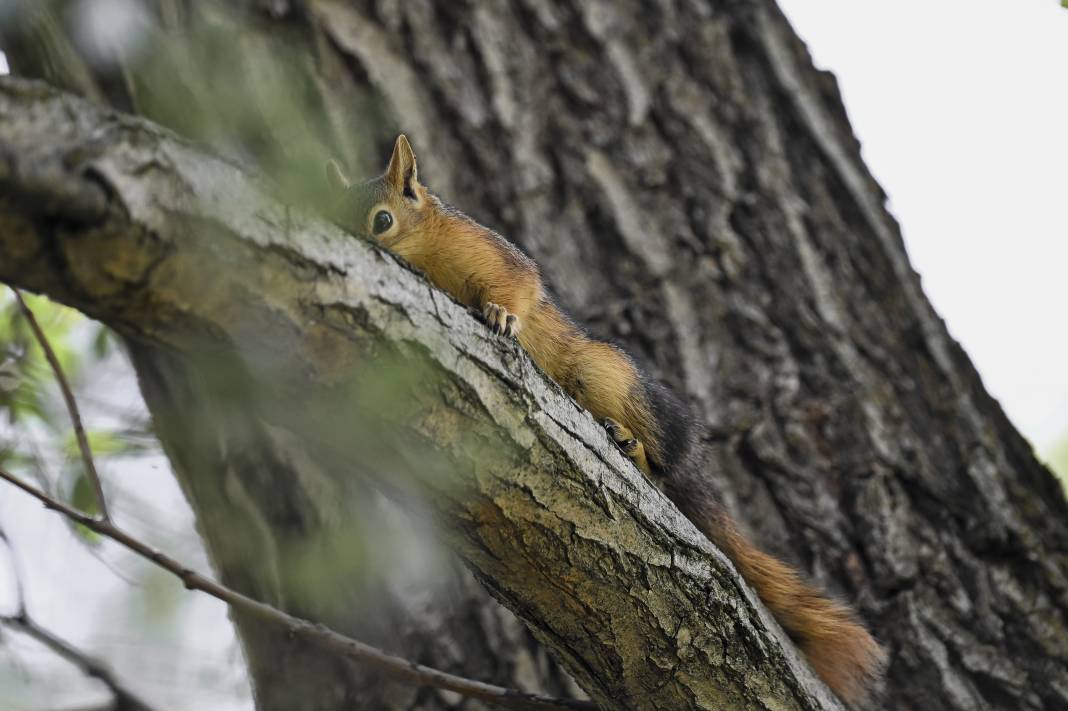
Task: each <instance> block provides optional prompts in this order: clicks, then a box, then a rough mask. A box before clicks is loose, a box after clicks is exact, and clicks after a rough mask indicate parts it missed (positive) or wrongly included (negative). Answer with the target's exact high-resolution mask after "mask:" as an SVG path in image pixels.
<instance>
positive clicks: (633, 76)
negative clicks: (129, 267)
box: [13, 0, 1068, 710]
mask: <svg viewBox="0 0 1068 711" xmlns="http://www.w3.org/2000/svg"><path fill="white" fill-rule="evenodd" d="M158 6H159V8H160V12H159V15H158V17H159V19H158V27H159V28H160V29H159V30H158V31H159V37H158V43H157V45H156V47H157V49H158V51H159V54H160V55H162V56H167V57H171V58H172V59H173V61H172V62H171V63H170V64H169V65H168V67H170V69H168V67H163V68H162V69H160V68H158V67H157V70H156V71H155V72H154V73H152V74H146V75H145V76H143V77H141V78H139V75H138V73H137V72H136V71H133V69H136V67H134V66H127V67H125V68H124V69H125V71H105V70H101V69H93V70H86V69H85V68H84V66H83V65H80V64H78V62H76V61H73V60H72V61H67V62H58V61H53V62H51V63H44V62H38V61H36V60H35V59H34V57H33V53H32V52H28V51H27V52H15V53H14V54H13V66H14V67H15V69H16V71H18V72H23V73H26V74H31V75H43V76H45V77H46V78H48V79H49V80H51V81H53V82H54V83H57V84H60V85H63V86H66V87H69V88H72V89H74V90H76V91H81V92H82V93H86V94H88V95H96V96H100V97H106V98H107V99H108V100H109V101H111V102H113V103H115V104H116V105H118V106H121V107H125V108H131V109H136V110H138V111H141V112H143V113H145V114H146V115H149V116H152V117H154V118H157V119H159V120H162V121H163V122H165V123H169V124H170V125H173V126H175V127H176V128H179V129H181V130H183V131H186V132H189V133H191V135H195V136H197V137H198V138H201V139H203V140H208V141H211V142H213V143H214V144H215V145H216V146H219V147H220V148H222V149H224V150H228V151H232V152H235V153H237V154H240V155H252V154H254V153H255V152H256V151H257V150H258V149H260V148H262V147H263V146H264V145H276V144H277V145H281V146H283V148H285V149H286V150H290V152H299V151H297V150H296V149H295V148H294V144H295V143H297V142H298V139H299V140H305V139H307V137H308V136H311V137H312V138H313V141H312V143H313V145H312V147H311V148H308V149H307V151H306V152H305V153H303V154H302V156H301V157H306V156H307V155H308V154H316V152H317V151H319V152H321V153H328V152H335V153H337V154H339V155H340V156H341V157H342V158H344V159H345V160H346V161H347V162H348V164H349V166H350V169H351V171H352V172H353V173H357V174H361V173H362V174H371V173H372V172H374V171H377V170H380V168H381V161H382V160H383V158H384V157H385V155H386V154H387V147H388V142H389V141H390V140H391V139H392V137H393V135H394V134H395V133H396V131H397V130H398V129H403V130H405V131H406V132H407V133H408V134H409V137H410V138H412V139H413V143H414V146H415V149H416V152H417V154H418V155H419V156H420V168H421V175H423V176H424V178H425V182H427V183H428V184H429V185H430V186H431V187H433V188H435V189H436V190H437V191H438V192H440V193H441V194H443V196H445V197H446V198H447V199H449V200H450V201H451V202H454V203H456V204H458V205H460V206H462V207H463V208H464V209H465V210H466V211H468V212H470V213H472V214H473V216H475V217H476V218H477V219H479V220H480V221H482V222H484V223H486V224H488V225H490V226H492V227H494V228H495V229H497V230H499V231H500V232H501V233H503V234H505V235H507V236H508V237H509V238H511V239H513V240H514V241H516V242H518V243H519V244H520V245H521V246H523V247H524V248H525V249H526V250H527V251H528V252H530V253H531V254H532V255H533V256H534V257H535V258H536V259H537V261H538V262H539V263H540V264H541V266H542V268H543V270H544V272H545V273H546V275H547V277H548V279H549V281H550V282H551V284H552V286H553V288H554V291H555V292H556V294H557V295H558V297H559V298H560V300H561V301H562V303H563V304H564V305H565V306H566V307H567V308H568V310H570V311H571V312H572V313H573V314H574V315H575V316H577V317H578V318H579V319H580V320H581V321H583V322H585V323H587V324H588V325H589V326H590V328H591V330H592V331H593V332H594V333H595V334H596V335H598V336H601V337H606V338H612V339H615V340H618V341H620V342H621V343H623V344H624V345H625V346H626V347H627V348H628V349H629V350H630V351H631V352H633V353H635V354H636V355H638V356H640V357H643V358H644V360H646V361H647V362H648V363H649V364H650V369H651V370H652V372H653V373H654V374H655V375H656V376H658V377H661V378H662V379H664V380H665V381H667V382H668V383H669V384H671V385H672V386H673V387H674V388H676V389H677V390H678V391H679V392H681V393H684V394H686V395H687V396H688V397H689V398H690V400H691V401H692V402H693V404H694V405H695V407H696V409H697V410H698V411H699V412H700V413H701V416H702V417H703V419H704V421H705V422H706V424H707V425H708V436H707V444H708V445H709V446H710V447H711V448H712V449H713V451H714V452H715V454H716V458H715V461H716V470H717V471H716V472H715V474H716V476H715V477H713V478H712V479H710V486H713V487H715V488H716V489H717V490H718V492H719V493H720V495H721V496H722V498H723V500H724V502H725V503H726V504H727V506H728V507H729V508H731V509H732V510H733V511H734V512H735V513H736V515H737V516H738V517H739V518H741V519H742V520H743V521H746V522H747V523H748V524H749V525H750V527H751V528H752V530H753V531H754V533H755V534H756V535H757V536H758V537H759V538H760V540H761V541H762V542H763V543H764V544H766V545H767V546H768V547H770V548H771V549H773V550H774V551H776V552H777V553H780V554H782V555H784V556H786V557H788V558H790V559H792V560H794V561H795V562H797V563H798V564H800V565H801V566H802V567H803V568H805V569H806V570H807V571H808V572H809V573H810V574H811V575H812V576H813V577H814V578H815V579H816V580H818V581H819V582H821V583H823V584H825V585H827V586H829V587H831V588H832V589H834V590H836V591H838V592H839V593H840V594H842V595H843V596H844V597H845V598H847V599H848V600H850V601H851V602H853V603H854V604H856V605H857V606H858V608H859V609H860V610H861V611H862V613H863V614H864V616H865V617H866V618H867V619H868V620H869V621H870V622H871V623H872V624H873V626H874V629H875V631H876V633H877V636H879V637H880V638H881V639H882V640H883V641H884V642H886V643H887V644H888V646H889V647H890V651H891V656H892V663H891V667H890V670H889V675H888V678H887V682H886V697H885V703H886V705H887V706H888V707H891V708H902V709H905V708H946V709H962V710H963V709H983V708H1012V709H1016V708H1024V709H1059V708H1063V707H1065V706H1066V705H1068V681H1066V680H1068V623H1066V621H1065V611H1066V609H1068V585H1066V580H1065V570H1066V565H1065V563H1066V551H1068V516H1066V514H1068V507H1066V505H1065V500H1064V496H1063V493H1062V491H1061V489H1060V488H1059V486H1058V485H1057V483H1056V482H1055V480H1054V479H1053V478H1052V477H1051V476H1050V474H1049V472H1048V471H1047V470H1046V469H1045V468H1044V467H1043V466H1042V465H1041V464H1039V463H1038V462H1037V460H1036V459H1035V458H1034V455H1033V453H1032V452H1031V450H1030V447H1029V446H1028V445H1027V443H1026V442H1025V441H1024V440H1023V439H1022V438H1021V437H1020V436H1019V434H1018V433H1017V432H1016V431H1015V429H1014V428H1013V427H1012V425H1011V424H1010V423H1009V422H1008V421H1007V419H1006V418H1005V416H1004V414H1003V413H1002V411H1001V409H1000V407H999V406H998V405H997V403H996V402H994V401H993V400H992V399H991V398H990V396H989V395H988V394H987V393H986V392H985V390H984V389H983V387H982V384H981V382H980V380H979V378H978V375H977V374H976V372H975V370H974V368H973V367H972V366H971V364H970V363H969V361H968V359H967V357H966V355H965V354H964V353H963V352H962V351H961V350H960V348H959V347H958V346H957V344H956V343H955V342H953V341H952V339H951V338H950V337H949V335H948V334H947V332H946V329H945V327H944V325H943V324H942V322H941V320H940V319H939V318H938V316H937V314H935V313H934V311H933V309H932V308H931V306H930V304H929V303H928V301H927V300H926V298H925V297H924V295H923V293H922V290H921V287H920V283H919V278H918V276H917V275H916V274H915V273H914V272H913V271H912V269H911V267H910V266H909V264H908V260H907V257H906V255H905V252H904V248H903V245H902V243H901V239H900V234H899V230H898V228H897V225H896V223H895V222H894V220H893V218H892V217H891V216H890V215H889V214H888V213H887V212H886V210H885V208H884V201H885V197H884V195H883V193H882V191H881V190H880V189H879V187H878V185H876V183H875V181H874V180H873V179H872V178H871V176H870V175H869V174H868V172H867V171H866V169H865V167H864V165H863V163H862V161H861V159H860V155H859V146H858V144H857V142H856V140H855V139H854V138H853V136H852V133H851V129H850V127H849V124H848V121H847V119H846V117H845V112H844V110H843V108H842V105H841V101H840V99H839V97H838V93H837V88H836V86H835V83H834V80H833V78H832V77H831V76H830V75H828V74H826V73H821V72H818V71H816V70H815V69H814V68H813V67H812V64H811V60H810V58H809V57H808V56H807V53H806V52H805V50H804V47H803V46H802V45H801V43H800V42H799V41H798V40H797V38H796V36H795V35H794V34H793V33H792V31H791V30H790V28H789V27H788V25H787V24H786V22H785V20H784V19H783V18H782V16H781V15H780V13H779V12H778V10H777V9H776V8H775V7H774V6H773V4H772V3H770V2H768V1H766V0H736V1H732V2H719V3H701V2H660V3H643V2H637V1H636V0H635V1H631V2H613V3H607V2H604V3H597V2H589V3H586V2H582V3H580V2H563V1H562V2H556V3H539V2H522V1H519V0H517V1H516V2H512V3H503V2H494V3H476V4H464V3H448V4H444V3H442V4H437V5H434V4H430V3H426V2H405V3H389V2H380V3H373V4H371V3H361V2H354V3H341V2H331V1H328V0H322V1H318V2H308V3H288V2H269V3H268V2H251V0H249V1H248V2H244V3H240V9H239V11H238V14H237V15H235V16H231V17H226V18H224V17H223V16H222V14H221V13H220V12H219V11H218V7H219V5H217V4H216V3H210V2H202V3H195V4H186V3H178V2H172V3H166V2H162V3H159V5H158ZM252 20H255V22H252ZM227 23H233V24H232V25H228V24H227ZM220 26H240V27H242V28H243V29H244V30H245V33H244V34H243V36H244V37H246V39H245V40H244V41H243V42H242V43H241V45H240V46H238V47H234V48H233V49H232V51H233V55H232V57H234V58H236V59H240V60H241V61H240V62H237V64H239V67H238V69H237V72H238V74H239V75H240V76H244V77H245V78H246V81H245V82H237V83H236V85H234V84H232V85H231V86H230V89H231V90H232V91H239V92H241V93H240V95H241V101H242V103H243V104H247V106H246V108H247V109H248V110H249V113H250V114H251V115H252V116H253V117H254V118H258V122H256V121H252V122H251V123H247V122H246V123H243V124H242V126H243V127H245V129H246V130H244V131H243V132H240V133H239V132H237V131H235V130H232V129H233V127H232V126H229V125H227V120H228V117H224V118H223V119H221V120H220V121H219V122H218V123H217V124H207V125H189V123H188V122H187V121H183V120H181V118H179V117H176V116H174V115H171V114H168V113H167V112H166V111H165V110H164V108H161V107H163V103H162V102H161V101H159V100H158V97H157V96H154V95H153V87H156V91H157V92H158V93H161V94H163V93H166V92H178V91H179V90H180V91H181V96H182V97H183V99H185V100H188V101H189V102H190V103H191V104H192V105H197V102H198V101H199V102H200V105H201V106H202V107H203V108H205V109H208V111H207V112H206V113H207V114H209V115H210V113H211V109H212V102H213V101H215V95H213V94H212V93H211V92H210V90H209V88H208V87H207V82H206V81H204V80H203V79H202V77H203V76H205V75H206V74H207V72H205V71H203V70H198V69H197V63H196V57H195V56H190V55H191V54H193V53H191V52H190V51H189V50H190V44H191V41H190V40H189V39H188V38H189V37H190V36H194V35H193V33H186V34H178V33H177V32H176V29H177V28H188V27H198V28H203V27H213V28H218V27H220ZM61 29H62V28H61ZM16 34H19V33H16ZM25 34H26V32H25V31H22V32H21V35H20V36H25ZM48 36H49V37H50V38H51V40H50V41H52V42H60V43H61V42H62V39H63V37H64V36H65V34H64V32H63V31H58V32H51V33H49V35H48ZM56 38H58V39H56ZM275 42H277V43H279V44H277V45H275V44H272V43H275ZM282 42H284V52H281V51H280V48H281V43H282ZM27 44H31V43H27ZM272 48H274V49H275V50H279V51H273V52H272V51H271V49H272ZM67 49H68V50H69V51H65V52H61V51H58V50H57V51H55V52H53V53H52V55H53V56H63V57H70V56H74V57H77V55H78V50H77V48H76V47H74V48H71V47H67ZM279 56H284V57H285V63H286V66H290V64H292V65H293V66H296V67H298V69H297V70H296V71H298V73H301V76H302V77H304V78H305V80H306V81H305V82H304V84H303V86H305V89H306V91H305V92H304V93H303V94H301V97H300V98H301V100H302V101H304V102H306V104H305V105H302V110H301V111H300V112H299V113H300V115H301V117H302V118H301V120H302V121H304V122H305V123H303V124H300V125H299V126H297V127H294V125H293V124H289V127H290V130H288V131H285V132H283V131H280V130H278V126H279V125H282V124H281V123H280V122H279V121H277V120H275V118H276V117H274V116H273V114H272V108H271V106H270V105H269V104H268V103H267V102H265V101H264V100H263V98H262V97H259V96H257V95H256V94H255V92H254V91H251V90H249V89H248V88H247V87H250V86H251V87H256V86H259V85H262V84H263V83H264V77H270V76H272V75H273V74H274V73H277V72H278V71H280V70H279V67H280V66H281V60H279V59H277V57H279ZM236 59H235V61H236ZM72 67H73V68H72ZM168 72H169V73H168ZM149 78H151V81H149ZM160 87H162V89H161V88H160ZM194 113H196V112H194ZM282 152H283V153H284V152H285V151H284V150H283V151H282ZM291 158H292V156H291ZM917 159H921V157H918V158H917ZM315 160H316V161H318V156H316V158H315ZM295 162H298V163H299V162H300V161H295ZM283 164H284V162H283ZM317 164H318V163H317ZM272 174H273V175H274V177H276V178H278V179H279V180H281V181H283V182H286V178H287V175H288V174H287V172H286V169H285V168H284V165H283V167H282V168H279V169H277V170H275V169H273V168H272ZM298 174H299V173H298ZM306 182H307V181H301V180H295V181H290V182H288V183H286V184H287V185H293V184H294V183H296V184H297V187H296V188H293V189H292V190H290V193H291V194H296V193H299V192H300V185H302V184H305V183H306ZM591 265H608V266H607V267H606V268H598V269H592V268H591ZM189 377H190V376H189V375H188V373H184V374H179V375H175V374H173V373H171V374H170V375H165V376H164V377H161V381H163V383H167V382H175V381H176V382H178V383H184V382H185V381H186V380H187V379H189ZM186 390H187V388H183V389H182V391H183V392H185V391H186ZM149 393H151V389H149ZM257 451H259V450H257ZM267 451H269V450H267ZM279 451H281V452H284V451H285V448H284V447H282V448H281V449H280V450H279ZM279 458H281V459H283V460H284V459H285V457H284V456H280V457H279ZM285 470H286V467H279V469H278V471H279V472H284V471H285ZM286 476H288V475H286ZM283 478H285V477H284V476H283V475H282V474H281V473H280V474H279V476H278V479H283ZM202 525H203V524H202ZM208 537H209V541H210V538H211V537H210V535H209V536H208ZM407 619H411V618H407ZM441 619H449V617H448V615H444V616H443V617H442V618H441ZM453 629H454V628H453ZM494 636H495V635H494V634H493V633H490V634H488V635H487V637H486V638H493V637H494ZM509 648H510V649H514V647H509ZM431 658H433V655H431ZM478 658H479V655H472V657H471V658H470V659H465V660H463V661H458V662H457V664H458V668H463V666H464V665H465V664H477V663H479V662H477V661H476V660H477V659H478ZM510 673H511V672H510V671H502V672H501V676H500V677H497V679H496V680H497V681H503V678H504V677H507V676H508V675H509V674H510ZM544 680H545V677H544V675H542V676H541V681H544Z"/></svg>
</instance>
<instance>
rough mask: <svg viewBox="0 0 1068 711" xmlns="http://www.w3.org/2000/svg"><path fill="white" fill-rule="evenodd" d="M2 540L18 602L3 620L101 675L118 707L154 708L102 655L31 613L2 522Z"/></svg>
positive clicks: (90, 673)
mask: <svg viewBox="0 0 1068 711" xmlns="http://www.w3.org/2000/svg"><path fill="white" fill-rule="evenodd" d="M0 541H3V542H4V545H6V546H7V549H8V554H9V555H10V556H11V570H12V577H13V578H14V581H15V605H16V609H15V613H14V614H11V615H0V624H3V625H7V626H8V627H11V628H13V629H16V630H19V631H21V632H22V633H24V634H26V635H28V636H30V637H32V638H33V639H35V640H37V641H38V642H40V643H41V644H43V645H44V646H46V647H48V648H49V649H50V650H52V651H53V652H55V653H56V654H58V655H59V656H61V657H63V658H64V659H66V660H67V661H68V662H70V663H71V664H73V665H74V666H76V667H78V668H79V669H81V670H82V672H83V673H85V674H86V675H88V676H91V677H93V678H95V679H98V680H99V681H100V682H101V683H103V684H104V685H105V686H106V687H108V690H109V691H111V694H112V696H113V697H114V700H115V702H116V705H117V707H118V708H122V709H129V711H152V707H151V706H149V705H148V704H147V703H145V702H144V701H142V700H141V699H140V698H139V697H138V696H137V694H135V693H133V692H132V691H130V690H129V689H127V688H126V687H125V686H124V685H123V684H122V682H121V681H119V680H118V679H117V678H116V677H115V675H114V674H112V672H111V670H110V669H108V667H107V665H106V664H104V663H102V662H101V661H100V660H99V659H96V658H94V657H91V656H89V655H88V654H86V653H85V652H83V651H81V650H80V649H78V648H77V647H75V646H74V645H72V644H71V643H69V642H67V641H66V640H64V639H61V638H60V637H57V636H56V635H55V634H53V633H51V632H49V631H48V630H46V629H45V628H44V627H42V626H41V625H39V624H38V623H37V621H36V620H34V619H33V617H31V616H30V612H29V610H28V609H27V608H26V596H25V592H24V591H23V587H22V575H21V572H20V570H19V567H18V562H17V560H16V559H15V549H14V548H13V547H12V545H11V540H10V539H9V538H8V537H7V532H6V531H4V529H3V527H2V526H0Z"/></svg>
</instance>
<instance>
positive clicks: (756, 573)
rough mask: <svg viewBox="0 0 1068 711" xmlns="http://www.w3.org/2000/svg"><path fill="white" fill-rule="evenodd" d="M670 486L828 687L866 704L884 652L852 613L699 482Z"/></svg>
mask: <svg viewBox="0 0 1068 711" xmlns="http://www.w3.org/2000/svg"><path fill="white" fill-rule="evenodd" d="M675 483H676V485H677V484H678V483H679V482H678V481H676V482H675ZM691 483H693V482H691ZM671 488H676V492H670V491H669V493H672V494H674V493H679V494H684V495H683V496H680V497H678V498H676V497H675V496H674V495H673V496H672V497H671V498H672V499H674V500H675V502H676V505H678V506H679V508H680V509H681V510H682V511H683V513H685V514H686V516H687V517H689V518H690V520H691V521H693V522H694V524H695V525H696V526H697V527H698V528H699V529H701V531H702V532H703V533H704V534H705V535H706V536H708V537H709V539H710V540H711V541H712V542H713V543H715V544H716V546H718V547H719V548H720V549H721V550H722V551H723V552H724V553H725V554H726V555H727V557H728V558H730V559H731V561H732V562H733V563H734V565H735V566H736V567H737V568H738V572H740V573H741V574H742V577H743V578H745V581H746V582H747V583H749V585H751V586H752V587H753V588H754V589H755V590H756V592H757V594H758V595H759V596H760V599H761V600H762V601H763V602H764V604H765V605H766V606H767V607H768V609H769V610H770V611H771V613H772V614H773V615H774V616H775V619H776V620H778V622H779V624H780V625H782V627H783V629H785V630H786V632H787V634H789V635H790V637H791V638H792V639H793V640H794V642H795V643H796V644H797V645H798V646H799V647H800V648H801V651H802V652H803V653H804V654H805V656H806V657H807V658H808V661H809V664H810V665H811V666H812V668H813V669H814V670H815V672H816V673H817V674H818V675H819V677H820V678H821V679H823V681H824V683H825V684H827V686H828V687H830V689H831V691H833V692H834V693H835V694H836V695H837V696H838V697H839V698H840V699H841V700H842V701H844V702H846V703H847V704H849V705H850V706H855V707H862V706H864V705H865V704H867V703H868V702H869V700H870V695H871V690H872V687H873V686H874V684H875V682H876V681H877V680H878V679H879V677H880V676H881V675H882V672H883V669H884V667H885V665H886V652H885V651H884V650H883V648H882V647H881V646H880V645H879V643H878V642H876V641H875V639H874V638H873V637H872V636H871V634H870V633H869V632H868V630H867V629H865V627H864V625H863V624H862V623H861V622H860V620H859V619H858V617H857V615H856V613H855V612H853V610H851V609H850V608H849V607H847V606H845V605H843V604H841V603H839V602H837V601H835V600H833V599H831V598H830V597H828V596H827V595H826V594H825V593H824V592H823V591H821V590H819V589H818V588H815V587H813V586H812V585H810V584H808V583H807V582H805V580H804V579H802V577H801V575H800V573H799V572H798V571H797V570H795V569H794V568H792V567H790V566H789V565H787V564H786V563H784V562H783V561H781V560H779V559H777V558H775V557H774V556H771V555H769V554H767V553H765V552H764V551H762V550H760V549H759V548H757V547H756V546H755V545H754V544H753V543H751V542H750V541H749V540H747V539H746V538H745V536H743V535H742V533H741V532H740V531H739V530H738V527H737V525H736V524H735V523H734V521H733V520H731V518H730V516H728V515H727V512H726V511H724V510H723V507H722V506H721V505H720V504H719V503H718V502H716V501H713V500H712V496H711V495H710V494H708V493H706V492H707V490H706V489H704V487H701V488H700V489H699V490H698V491H697V492H695V491H693V490H690V491H685V492H679V491H677V486H676V487H671V486H670V485H669V489H671ZM687 488H689V489H695V488H697V487H687Z"/></svg>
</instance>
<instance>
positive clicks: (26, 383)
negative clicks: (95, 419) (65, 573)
mask: <svg viewBox="0 0 1068 711" xmlns="http://www.w3.org/2000/svg"><path fill="white" fill-rule="evenodd" d="M23 298H24V300H25V301H26V304H27V306H29V308H30V310H31V311H33V314H34V316H35V318H36V319H37V322H38V324H39V325H40V326H41V329H42V330H43V331H44V333H45V337H46V338H47V339H48V342H49V344H50V345H51V347H52V350H53V351H55V354H56V358H57V359H58V360H59V363H60V366H61V367H62V368H63V372H64V373H65V374H66V376H67V379H68V381H69V382H70V384H71V387H72V388H73V389H74V390H75V396H76V398H77V396H78V391H79V390H82V389H84V385H85V383H84V382H83V381H85V380H86V378H87V375H88V373H89V372H91V370H92V367H91V366H93V365H96V364H98V363H101V362H103V361H106V360H107V359H108V358H110V357H111V356H112V355H113V354H114V353H115V343H116V341H115V337H114V335H113V334H112V333H111V332H110V331H109V330H108V329H107V328H106V327H105V326H103V325H102V324H99V323H97V322H95V321H91V320H90V319H88V318H86V317H85V316H83V315H82V314H80V313H78V312H77V311H75V310H74V309H70V308H67V307H66V306H62V305H60V304H56V303H54V302H52V301H50V300H48V299H47V298H45V297H41V296H35V295H32V294H23ZM0 424H2V429H0V433H2V434H3V435H4V436H3V437H0V464H2V465H3V466H5V467H9V468H11V469H15V470H16V471H17V472H18V473H21V474H23V475H31V476H34V477H35V478H36V479H37V480H38V481H39V482H40V483H41V484H43V485H45V486H46V487H47V488H48V489H49V490H50V491H55V492H57V493H58V494H59V495H60V496H61V497H62V498H63V500H64V501H66V502H67V503H70V504H72V505H73V506H75V507H77V508H78V509H80V510H82V511H84V512H86V513H89V514H95V513H97V512H98V505H97V502H96V499H95V496H94V494H93V489H92V486H91V485H90V483H89V480H88V479H87V477H86V473H85V466H84V463H83V462H82V459H81V453H80V451H79V449H78V443H77V439H76V437H75V434H74V428H73V426H72V424H71V421H70V415H69V413H68V412H67V410H66V407H65V405H64V403H63V400H62V395H61V392H60V390H59V386H58V384H57V382H56V377H55V374H54V373H53V372H52V368H51V366H50V365H49V363H48V361H47V359H46V358H45V355H44V351H43V350H42V348H41V346H40V344H39V343H38V342H37V339H36V338H35V337H34V334H33V331H32V330H31V329H30V326H29V323H28V322H27V320H26V318H25V317H24V316H23V314H22V311H21V309H20V308H19V307H18V303H17V302H16V301H15V299H14V296H13V295H12V292H11V291H10V290H7V289H5V290H3V291H2V292H0ZM84 424H85V426H86V427H87V428H88V429H87V432H86V435H87V437H88V439H89V444H90V446H91V448H92V450H93V453H94V455H95V458H96V461H97V463H98V465H99V464H100V463H103V462H106V461H107V460H109V459H114V458H116V457H121V456H131V455H136V454H141V453H144V452H147V451H150V450H152V449H154V447H155V445H154V440H153V439H151V437H150V435H149V434H148V433H147V432H146V431H144V428H143V426H141V425H140V424H139V423H134V422H130V423H122V424H121V425H120V426H118V427H112V428H111V429H93V428H92V423H91V422H85V423H84ZM57 468H58V470H59V471H58V475H57V474H56V473H54V472H53V470H54V469H57ZM75 530H76V531H77V533H78V534H79V537H80V538H82V540H85V541H87V542H96V541H97V536H96V534H93V533H92V532H90V531H88V530H87V529H83V528H82V527H80V526H78V527H76V528H75Z"/></svg>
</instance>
